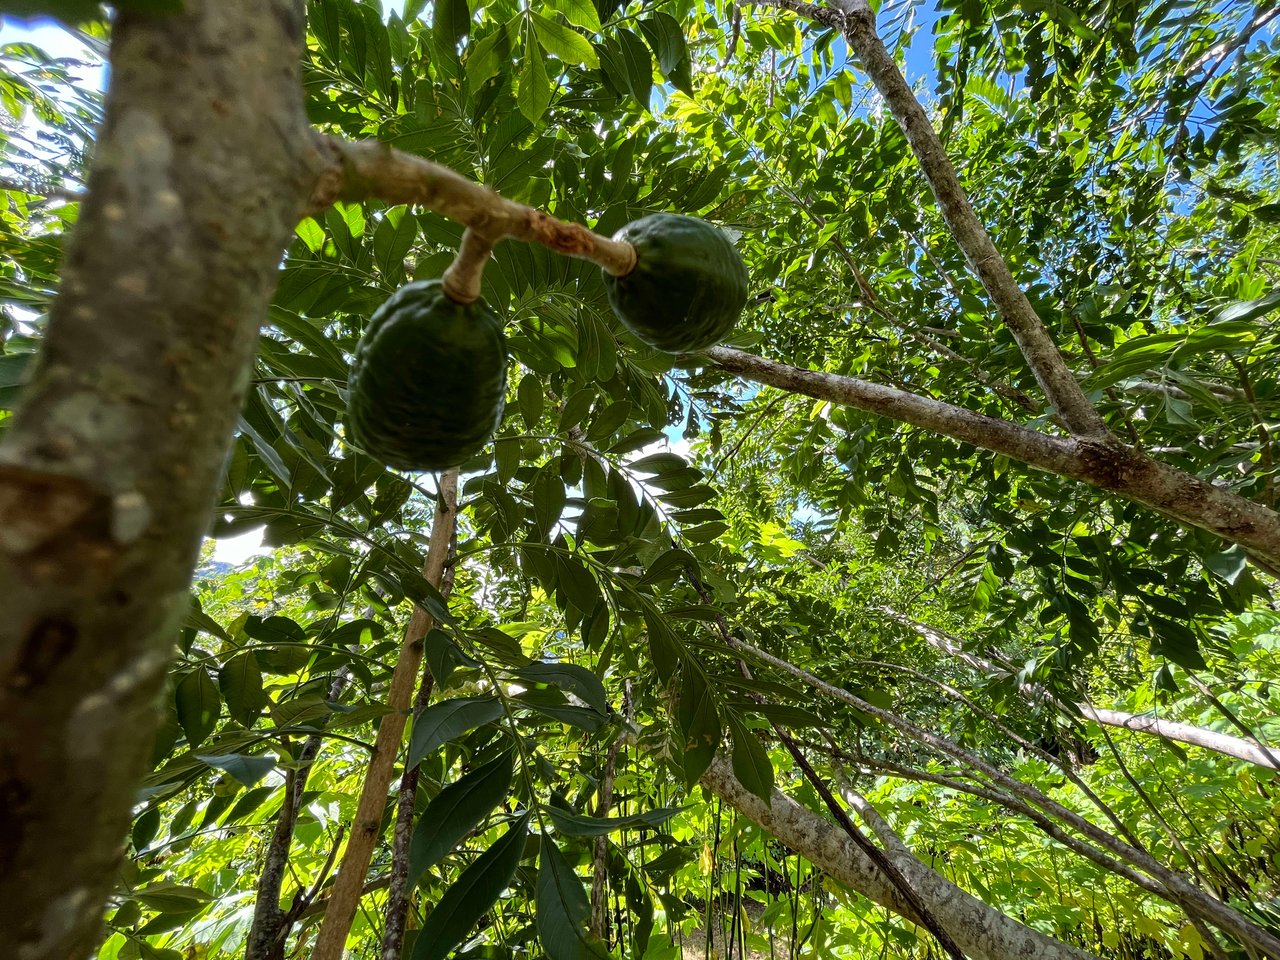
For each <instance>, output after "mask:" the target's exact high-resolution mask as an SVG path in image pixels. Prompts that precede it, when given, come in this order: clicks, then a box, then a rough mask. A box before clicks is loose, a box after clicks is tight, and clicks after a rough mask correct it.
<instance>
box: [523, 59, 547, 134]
mask: <svg viewBox="0 0 1280 960" xmlns="http://www.w3.org/2000/svg"><path fill="white" fill-rule="evenodd" d="M550 103H551V81H550V80H548V79H547V68H546V67H545V66H543V63H542V55H541V54H539V53H538V51H536V50H528V49H526V50H525V57H524V64H523V65H522V67H521V69H520V83H519V86H518V88H517V90H516V104H517V105H518V106H519V107H520V112H521V113H523V114H524V115H525V116H526V117H527V118H528V119H529V122H530V123H537V122H538V121H539V120H541V119H542V115H543V114H544V113H546V112H547V107H548V106H549V105H550Z"/></svg>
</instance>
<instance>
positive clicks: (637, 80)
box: [618, 28, 653, 110]
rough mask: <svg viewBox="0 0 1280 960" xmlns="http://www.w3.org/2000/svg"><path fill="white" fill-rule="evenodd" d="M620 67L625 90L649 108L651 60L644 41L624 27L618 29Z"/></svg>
mask: <svg viewBox="0 0 1280 960" xmlns="http://www.w3.org/2000/svg"><path fill="white" fill-rule="evenodd" d="M618 43H619V45H620V47H621V55H622V68H623V75H624V77H625V81H626V85H627V90H628V92H630V94H631V95H632V96H633V97H635V98H636V100H637V101H638V102H639V103H640V106H642V107H644V108H645V109H646V110H648V109H649V94H650V93H651V92H652V90H653V60H651V59H650V57H649V48H648V47H646V46H645V45H644V41H643V40H641V39H640V38H639V37H638V36H636V35H635V34H634V33H632V32H631V31H630V30H627V29H625V28H622V29H619V30H618Z"/></svg>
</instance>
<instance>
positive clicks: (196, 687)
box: [173, 667, 222, 747]
mask: <svg viewBox="0 0 1280 960" xmlns="http://www.w3.org/2000/svg"><path fill="white" fill-rule="evenodd" d="M173 699H174V704H175V706H176V707H177V710H178V723H180V724H181V725H182V731H183V733H185V734H186V735H187V742H188V743H189V744H190V745H191V746H192V747H198V746H199V745H200V744H201V743H202V742H204V739H205V738H206V737H208V736H209V734H211V733H213V728H214V727H215V726H217V724H218V714H219V713H221V712H222V700H221V698H219V696H218V688H217V686H216V685H215V684H214V682H213V680H212V678H210V676H209V671H207V670H206V669H205V668H204V667H196V668H195V669H194V670H192V671H191V672H189V673H187V674H186V675H185V676H184V677H183V678H182V679H181V680H179V681H178V686H177V689H176V690H175V691H174V697H173Z"/></svg>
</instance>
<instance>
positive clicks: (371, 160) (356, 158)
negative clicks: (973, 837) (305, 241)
mask: <svg viewBox="0 0 1280 960" xmlns="http://www.w3.org/2000/svg"><path fill="white" fill-rule="evenodd" d="M321 143H322V146H323V147H324V149H326V150H327V151H328V152H329V153H330V155H331V156H332V158H333V161H334V164H333V166H332V168H331V169H330V170H328V171H327V172H326V174H325V176H323V177H322V178H320V180H318V181H317V184H316V189H315V190H314V191H313V193H312V197H311V210H310V212H312V213H316V212H319V211H321V210H324V209H325V208H327V207H328V206H330V205H331V204H332V203H333V202H334V201H336V200H345V201H350V202H358V201H362V200H370V199H376V200H383V201H385V202H387V203H409V204H418V205H420V206H423V207H426V208H427V209H429V210H434V211H435V212H436V213H438V214H440V215H441V216H444V217H448V218H449V219H450V220H453V221H455V222H457V223H460V224H462V225H463V226H465V227H467V228H469V229H471V230H472V231H474V232H475V233H476V234H478V235H479V236H480V237H482V238H484V239H485V240H488V241H489V242H490V243H497V242H498V241H499V240H501V239H503V238H504V237H513V238H515V239H516V240H523V241H525V242H526V243H537V244H541V245H542V246H544V247H547V248H549V249H551V250H554V251H556V252H557V253H561V254H564V255H565V256H569V257H578V258H580V259H582V260H590V261H591V262H592V263H595V264H597V265H599V266H600V267H601V269H603V270H604V271H606V272H607V273H611V274H613V275H614V276H619V277H620V276H625V275H626V274H628V273H630V272H631V270H632V268H634V267H635V263H636V252H635V248H634V247H633V246H631V244H629V243H626V242H625V241H620V240H610V239H609V238H608V237H602V236H600V235H599V234H597V233H593V232H592V231H590V230H588V229H587V228H586V227H584V226H582V225H581V224H578V223H566V222H565V221H563V220H557V219H556V218H555V217H552V216H550V215H549V214H546V213H543V212H542V211H541V210H535V209H534V208H533V207H527V206H525V205H524V204H523V203H516V202H515V201H514V200H508V199H507V198H506V197H503V196H500V195H499V194H497V193H495V192H494V191H492V190H490V189H489V188H488V187H484V186H481V185H480V184H478V183H475V182H474V181H472V180H468V179H467V178H466V177H464V176H463V175H462V174H460V173H457V172H456V171H453V170H450V169H449V168H448V167H444V166H441V165H440V164H438V163H432V162H431V161H430V160H424V159H422V158H421V157H415V156H413V155H412V154H408V153H404V152H402V151H400V150H395V149H393V148H391V147H388V146H386V145H384V144H381V143H376V142H368V141H362V142H351V141H347V140H341V139H338V138H336V137H323V138H322V139H321Z"/></svg>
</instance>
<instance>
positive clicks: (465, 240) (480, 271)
mask: <svg viewBox="0 0 1280 960" xmlns="http://www.w3.org/2000/svg"><path fill="white" fill-rule="evenodd" d="M492 253H493V241H491V240H489V239H488V238H487V237H485V236H483V235H481V234H479V233H477V232H476V231H475V230H472V229H471V228H470V227H468V228H467V229H466V230H464V231H463V233H462V244H461V246H459V247H458V255H457V256H456V257H454V259H453V263H451V264H449V269H448V270H446V271H445V272H444V279H443V283H444V292H445V296H447V297H448V298H449V299H450V300H452V301H453V302H454V303H464V304H465V303H475V302H476V301H477V300H479V299H480V284H481V281H482V280H483V279H484V268H485V265H486V264H488V262H489V257H490V255H491V254H492Z"/></svg>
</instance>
